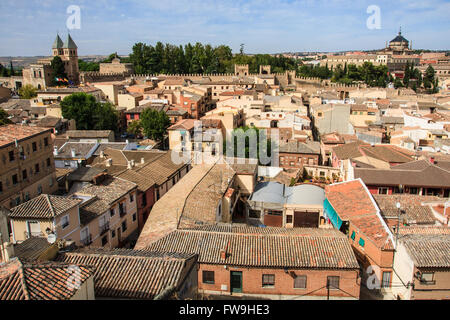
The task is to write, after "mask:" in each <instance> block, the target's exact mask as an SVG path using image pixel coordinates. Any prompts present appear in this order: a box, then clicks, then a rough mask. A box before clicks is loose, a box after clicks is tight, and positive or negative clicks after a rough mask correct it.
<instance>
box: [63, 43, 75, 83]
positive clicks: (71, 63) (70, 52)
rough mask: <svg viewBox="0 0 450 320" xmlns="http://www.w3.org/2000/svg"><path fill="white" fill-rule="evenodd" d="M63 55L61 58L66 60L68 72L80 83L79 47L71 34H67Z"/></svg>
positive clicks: (72, 79) (72, 78)
mask: <svg viewBox="0 0 450 320" xmlns="http://www.w3.org/2000/svg"><path fill="white" fill-rule="evenodd" d="M62 51H63V55H62V56H61V55H60V57H61V59H62V60H63V61H64V64H65V67H66V73H67V76H68V77H69V80H71V81H72V82H73V83H74V84H78V83H79V69H78V47H77V45H76V44H75V42H74V41H73V39H72V37H71V36H70V34H68V35H67V40H66V41H65V42H64V44H63V45H62Z"/></svg>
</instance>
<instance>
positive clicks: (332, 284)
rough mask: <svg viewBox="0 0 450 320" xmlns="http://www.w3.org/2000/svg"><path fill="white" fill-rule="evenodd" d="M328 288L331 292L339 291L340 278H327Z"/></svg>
mask: <svg viewBox="0 0 450 320" xmlns="http://www.w3.org/2000/svg"><path fill="white" fill-rule="evenodd" d="M327 287H328V288H329V289H330V290H337V289H339V277H336V276H329V277H327Z"/></svg>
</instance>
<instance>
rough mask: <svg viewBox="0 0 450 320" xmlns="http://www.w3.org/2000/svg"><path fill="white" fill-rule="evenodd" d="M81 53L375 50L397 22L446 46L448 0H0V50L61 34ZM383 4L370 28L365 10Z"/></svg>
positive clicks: (419, 37) (418, 43)
mask: <svg viewBox="0 0 450 320" xmlns="http://www.w3.org/2000/svg"><path fill="white" fill-rule="evenodd" d="M69 5H78V6H79V7H80V9H81V29H79V30H72V31H71V35H72V37H73V39H74V40H75V42H76V43H77V45H78V53H79V55H87V54H110V53H112V52H116V51H117V52H118V53H119V54H128V53H130V52H131V48H132V46H133V44H134V43H136V42H146V43H150V44H154V43H156V42H157V41H162V42H163V43H166V42H168V43H172V44H177V45H179V44H186V43H188V42H196V41H200V42H203V43H210V44H212V45H218V44H226V45H229V46H230V47H231V48H232V49H233V51H234V52H238V51H239V45H240V44H241V43H244V44H245V52H246V53H276V52H287V51H340V50H358V49H379V48H382V47H384V45H385V42H386V41H389V40H392V39H393V38H394V37H395V36H396V34H397V33H398V29H399V27H400V26H401V27H402V31H403V35H404V36H405V37H406V38H407V39H408V40H410V41H411V40H412V41H413V47H414V48H427V49H447V50H448V49H450V18H449V17H450V0H391V1H385V0H380V1H376V0H370V1H366V0H353V1H350V0H346V1H344V0H89V1H87V0H86V1H84V0H79V1H68V0H39V1H38V0H0V30H1V31H0V56H10V55H11V56H18V55H22V56H34V55H50V54H51V45H52V44H53V41H54V39H55V36H56V32H57V31H59V33H60V35H61V37H62V38H63V40H64V39H65V37H66V34H67V27H66V21H67V19H68V17H69V16H70V14H68V13H67V8H68V7H69ZM371 5H376V6H378V7H379V8H380V10H381V15H380V17H381V29H372V30H371V29H369V28H368V27H367V24H366V22H367V19H368V18H369V16H371V14H370V13H367V8H368V7H369V6H371Z"/></svg>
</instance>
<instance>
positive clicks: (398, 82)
mask: <svg viewBox="0 0 450 320" xmlns="http://www.w3.org/2000/svg"><path fill="white" fill-rule="evenodd" d="M394 87H395V89H397V88H401V87H403V83H402V81H401V80H400V79H399V78H395V81H394Z"/></svg>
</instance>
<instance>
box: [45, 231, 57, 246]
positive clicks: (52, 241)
mask: <svg viewBox="0 0 450 320" xmlns="http://www.w3.org/2000/svg"><path fill="white" fill-rule="evenodd" d="M47 241H48V243H50V244H53V243H55V241H56V236H55V235H54V234H53V233H51V234H49V235H48V236H47Z"/></svg>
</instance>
